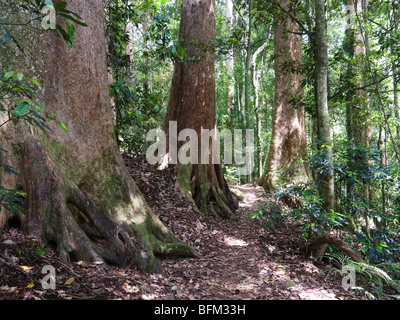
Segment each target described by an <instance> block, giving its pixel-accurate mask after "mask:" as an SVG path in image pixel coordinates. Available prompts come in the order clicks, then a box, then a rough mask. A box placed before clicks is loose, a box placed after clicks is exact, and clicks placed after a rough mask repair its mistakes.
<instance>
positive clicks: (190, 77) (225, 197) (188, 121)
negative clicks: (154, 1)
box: [164, 0, 237, 218]
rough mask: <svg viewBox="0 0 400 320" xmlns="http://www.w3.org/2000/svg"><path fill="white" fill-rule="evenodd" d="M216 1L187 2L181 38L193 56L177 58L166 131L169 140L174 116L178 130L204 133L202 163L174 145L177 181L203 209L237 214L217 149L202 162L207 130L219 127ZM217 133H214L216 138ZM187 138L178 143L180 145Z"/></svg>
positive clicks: (184, 9) (227, 215) (229, 216)
mask: <svg viewBox="0 0 400 320" xmlns="http://www.w3.org/2000/svg"><path fill="white" fill-rule="evenodd" d="M214 7H215V0H184V1H183V3H182V18H181V19H182V20H181V27H180V41H181V42H182V44H183V47H184V49H185V52H186V59H187V60H189V61H185V62H177V63H176V64H175V68H174V75H173V79H172V85H171V92H170V98H169V103H168V109H167V115H166V118H165V123H164V132H165V133H166V135H167V140H166V141H169V137H170V136H169V134H168V132H169V125H170V122H171V121H176V124H177V132H178V133H179V132H181V131H182V130H183V129H192V130H194V131H195V132H196V133H197V136H198V137H199V139H198V145H197V146H198V150H199V153H198V160H197V161H196V162H197V163H194V162H192V161H191V162H189V163H188V164H181V163H178V161H177V160H178V159H175V160H174V159H172V158H173V156H172V155H171V152H170V151H171V150H168V151H169V154H168V155H167V157H166V159H168V163H169V164H172V165H176V169H177V172H178V184H177V187H179V188H180V189H181V190H182V191H183V192H184V193H185V194H187V195H188V196H189V198H190V199H192V200H193V201H194V202H195V204H196V205H197V207H198V209H199V210H200V211H201V212H202V213H207V212H208V213H209V212H215V213H217V214H218V215H220V216H221V217H224V218H233V217H235V214H234V212H235V210H236V208H237V202H236V201H235V200H234V198H233V196H232V194H231V192H230V190H229V187H228V185H227V183H226V181H225V178H224V176H223V172H222V167H221V164H218V163H217V164H216V163H214V164H213V161H212V154H211V152H210V153H209V154H208V164H205V163H202V159H201V152H200V150H202V145H201V139H200V137H201V134H202V132H204V130H210V131H211V130H213V129H216V100H215V65H214V64H215V53H214V51H213V49H212V48H211V47H209V45H210V44H211V41H212V40H213V39H214V38H215V35H216V25H215V13H214ZM190 59H194V61H190ZM216 138H217V137H216V136H215V135H214V136H213V137H212V139H211V140H214V141H215V140H216ZM207 143H209V150H212V146H211V144H212V142H211V141H209V140H208V142H207ZM182 144H183V142H180V144H178V148H177V150H179V149H180V147H181V146H182ZM171 156H172V158H171ZM171 160H173V161H171Z"/></svg>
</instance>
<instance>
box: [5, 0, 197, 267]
mask: <svg viewBox="0 0 400 320" xmlns="http://www.w3.org/2000/svg"><path fill="white" fill-rule="evenodd" d="M67 4H68V8H69V9H70V10H72V11H73V12H76V13H77V14H79V15H80V16H81V17H82V18H83V19H84V21H85V22H87V24H88V25H89V26H88V27H80V26H79V27H77V28H76V34H75V43H74V46H73V47H72V49H71V50H67V47H66V44H65V42H64V41H63V40H62V39H61V38H58V37H56V36H55V35H54V34H52V33H50V32H48V33H46V32H44V31H43V30H41V28H40V26H39V25H38V26H37V28H24V27H17V28H14V29H13V32H14V35H15V37H17V39H19V41H20V44H22V46H23V47H24V51H25V54H23V55H22V54H21V53H20V52H19V51H18V48H17V47H16V46H15V45H14V44H12V43H10V44H7V46H6V47H5V48H4V47H3V46H2V47H0V52H1V55H0V69H1V70H18V71H22V72H24V73H25V75H26V76H27V77H33V78H36V79H37V80H39V82H41V84H42V86H43V90H42V92H43V101H44V102H42V105H43V106H44V108H45V110H46V111H48V112H51V113H53V114H54V115H55V116H56V117H57V119H59V120H60V121H62V122H63V123H65V125H66V127H67V128H68V133H66V132H64V131H63V130H62V129H60V128H59V127H58V126H57V125H56V123H53V122H52V123H50V122H49V123H48V125H49V126H50V127H51V129H52V131H51V132H48V133H47V134H43V133H42V132H41V131H40V130H38V129H37V128H32V127H27V125H26V124H25V123H22V122H20V123H19V124H18V125H17V126H13V125H11V124H9V125H7V126H5V127H3V128H2V131H1V136H2V139H1V144H2V146H1V147H2V148H4V149H5V150H7V154H6V157H4V153H2V154H1V156H2V158H3V159H0V160H1V161H3V162H7V163H10V164H12V165H13V166H14V168H15V169H16V170H17V171H18V172H19V173H20V177H18V179H17V181H16V180H15V178H10V179H9V178H8V177H6V176H5V175H3V176H2V177H1V178H2V181H1V182H2V185H7V184H8V185H9V186H10V187H11V188H12V187H14V186H15V183H20V184H21V185H22V189H23V191H24V192H26V193H27V195H28V196H27V198H26V201H25V210H23V211H22V212H18V218H19V219H20V221H21V226H22V228H23V230H24V232H25V233H26V234H27V235H30V236H33V237H35V238H36V239H37V240H38V241H39V242H40V243H41V245H42V246H47V245H49V246H50V245H54V246H55V247H56V248H57V249H58V251H59V253H60V255H61V256H62V257H63V258H65V259H66V260H73V259H78V260H89V261H104V262H109V263H114V264H118V265H126V266H137V267H139V268H140V269H141V270H143V271H148V272H153V271H156V270H157V269H158V266H159V263H158V260H157V259H156V255H157V254H171V255H173V254H178V255H189V256H196V255H197V253H196V252H195V251H194V250H193V249H192V248H190V247H189V246H188V245H186V244H185V243H183V242H182V241H180V240H179V239H177V238H176V237H175V236H174V235H173V234H172V233H171V232H170V231H169V230H167V228H166V227H165V226H164V225H162V223H161V222H160V220H159V219H158V218H157V216H156V215H155V214H154V213H153V212H152V211H151V209H150V208H149V206H148V205H147V204H146V202H145V200H144V198H143V196H142V194H141V192H140V190H139V189H138V187H137V186H136V184H135V182H134V181H133V180H132V178H131V176H130V175H129V173H128V171H127V169H126V167H125V164H124V162H123V159H122V156H121V155H120V153H119V150H118V148H117V144H116V141H115V136H114V134H113V122H112V113H111V112H112V111H111V108H110V96H109V90H108V74H107V66H106V43H105V34H104V11H103V1H102V0H93V1H89V2H88V1H83V0H76V1H71V0H69V1H67ZM0 7H1V12H7V13H9V15H8V16H6V15H4V17H5V18H7V21H10V20H9V19H13V20H12V22H13V23H15V22H16V21H18V20H16V19H17V18H19V19H20V20H21V21H24V19H25V18H26V15H22V14H15V12H19V8H17V7H16V6H15V3H14V2H13V1H9V0H1V1H0ZM3 9H4V11H3ZM28 17H29V16H28ZM57 18H58V19H60V20H61V18H60V17H57ZM57 23H60V24H62V21H57ZM37 30H39V31H37ZM40 30H41V31H40ZM10 184H12V185H10ZM9 214H10V213H8V212H5V211H4V210H3V211H1V213H0V217H1V219H0V220H1V223H2V224H1V225H0V229H2V228H3V227H4V225H5V221H7V217H8V216H9Z"/></svg>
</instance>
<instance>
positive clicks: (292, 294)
mask: <svg viewBox="0 0 400 320" xmlns="http://www.w3.org/2000/svg"><path fill="white" fill-rule="evenodd" d="M128 163H129V164H130V166H131V167H132V168H134V170H132V171H131V172H132V175H133V176H134V178H135V179H136V181H137V182H138V184H139V186H140V188H141V190H142V192H143V193H144V195H145V197H146V199H147V201H148V202H149V203H150V205H151V206H152V207H153V208H154V210H155V212H157V213H158V215H159V216H160V219H161V220H162V221H163V222H164V223H165V224H166V225H167V226H168V227H169V228H170V229H171V230H172V231H173V232H174V233H175V234H176V235H178V236H179V237H180V238H181V239H182V240H184V241H186V242H188V243H189V244H191V245H192V246H193V247H195V248H196V249H197V250H198V251H199V252H200V253H201V255H202V258H200V259H179V260H167V261H163V271H162V273H163V279H164V280H165V279H166V278H168V281H167V282H168V283H169V284H170V285H169V287H170V288H171V290H170V291H168V286H167V287H166V290H163V292H164V293H163V294H162V295H161V296H160V297H159V298H165V299H228V300H229V299H279V300H282V299H295V300H300V299H319V300H321V299H356V297H354V296H352V295H349V294H348V293H347V292H346V291H344V290H343V289H342V287H341V277H338V278H336V279H333V277H332V276H327V274H326V273H323V269H326V268H327V267H328V266H324V265H322V267H323V268H321V266H316V265H315V264H314V262H312V261H311V260H309V259H306V258H305V257H304V252H303V251H302V250H301V247H302V244H301V236H300V231H299V228H300V226H299V224H298V223H297V222H296V221H293V220H292V219H287V220H285V221H284V222H283V224H282V225H281V226H280V227H279V228H278V229H277V230H276V232H275V233H274V234H271V233H269V232H267V231H266V230H265V229H264V228H262V227H261V225H260V223H259V222H258V220H256V219H252V216H253V213H254V212H255V211H256V210H257V208H258V206H260V205H261V204H263V203H266V204H267V203H268V201H267V200H266V198H265V196H264V194H263V190H262V188H261V187H257V186H254V185H252V184H247V185H241V186H234V187H232V188H235V189H238V190H240V191H241V192H242V193H243V195H244V200H243V201H240V203H239V209H238V212H237V215H238V219H237V220H224V219H221V218H219V217H215V216H207V217H204V216H201V215H199V214H198V213H196V212H195V211H194V210H191V206H190V204H189V203H188V202H187V201H186V199H184V198H183V197H180V196H179V194H174V193H175V191H174V190H173V188H172V187H171V186H173V184H174V181H175V178H174V174H173V171H172V170H171V171H163V172H160V171H158V170H156V169H154V168H150V167H148V166H147V165H146V163H145V160H143V159H135V160H132V159H130V160H129V161H128ZM138 169H139V170H138ZM138 171H141V172H138ZM150 177H151V180H152V181H151V183H149V182H150V180H149V179H150ZM154 195H158V196H154ZM170 206H171V207H170ZM165 209H167V210H165ZM164 283H165V282H164ZM358 298H359V297H358Z"/></svg>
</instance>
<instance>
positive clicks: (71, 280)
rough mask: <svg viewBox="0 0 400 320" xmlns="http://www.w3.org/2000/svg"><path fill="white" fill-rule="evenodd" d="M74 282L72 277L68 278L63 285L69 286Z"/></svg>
mask: <svg viewBox="0 0 400 320" xmlns="http://www.w3.org/2000/svg"><path fill="white" fill-rule="evenodd" d="M74 281H75V277H72V278H69V279H68V280H67V281H65V282H64V284H66V285H70V284H71V283H72V282H74Z"/></svg>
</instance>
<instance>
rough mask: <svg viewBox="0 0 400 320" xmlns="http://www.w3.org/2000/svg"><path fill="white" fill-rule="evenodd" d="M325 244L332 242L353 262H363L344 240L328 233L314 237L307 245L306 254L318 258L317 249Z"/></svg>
mask: <svg viewBox="0 0 400 320" xmlns="http://www.w3.org/2000/svg"><path fill="white" fill-rule="evenodd" d="M326 244H332V245H334V246H335V247H337V248H338V249H339V250H341V251H342V252H343V253H345V254H346V255H348V256H349V257H350V258H351V259H353V261H355V262H363V260H362V259H361V258H360V256H359V255H358V254H357V252H355V251H354V250H353V249H352V248H351V247H350V246H349V245H348V244H347V243H346V242H345V241H343V240H342V239H340V238H339V237H337V236H334V235H328V236H324V237H320V238H317V239H315V240H314V241H313V242H312V243H311V244H310V245H309V246H308V250H307V254H310V255H312V256H314V257H316V258H318V257H317V256H316V255H317V252H318V251H319V249H320V248H321V247H322V246H324V245H326Z"/></svg>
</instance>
